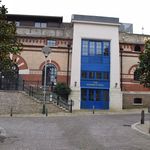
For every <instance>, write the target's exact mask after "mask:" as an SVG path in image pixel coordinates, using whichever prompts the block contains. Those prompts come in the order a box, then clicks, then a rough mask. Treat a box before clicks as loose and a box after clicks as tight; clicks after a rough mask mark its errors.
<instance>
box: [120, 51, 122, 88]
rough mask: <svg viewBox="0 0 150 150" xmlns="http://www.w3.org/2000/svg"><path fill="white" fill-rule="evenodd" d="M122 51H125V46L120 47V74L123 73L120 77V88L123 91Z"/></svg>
mask: <svg viewBox="0 0 150 150" xmlns="http://www.w3.org/2000/svg"><path fill="white" fill-rule="evenodd" d="M122 53H123V48H120V57H121V58H120V67H121V68H120V74H121V77H120V88H121V91H122V68H123V58H122Z"/></svg>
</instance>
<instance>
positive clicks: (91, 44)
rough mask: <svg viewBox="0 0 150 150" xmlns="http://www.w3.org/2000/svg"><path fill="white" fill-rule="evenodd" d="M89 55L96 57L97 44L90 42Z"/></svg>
mask: <svg viewBox="0 0 150 150" xmlns="http://www.w3.org/2000/svg"><path fill="white" fill-rule="evenodd" d="M89 55H92V56H93V55H95V42H93V41H92V42H90V47H89Z"/></svg>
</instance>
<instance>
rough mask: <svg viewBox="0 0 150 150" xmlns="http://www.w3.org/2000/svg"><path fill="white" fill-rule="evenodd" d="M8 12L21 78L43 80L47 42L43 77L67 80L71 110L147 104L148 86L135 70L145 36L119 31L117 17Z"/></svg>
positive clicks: (149, 94) (132, 106) (65, 81)
mask: <svg viewBox="0 0 150 150" xmlns="http://www.w3.org/2000/svg"><path fill="white" fill-rule="evenodd" d="M7 17H8V20H9V21H15V22H16V26H17V35H18V40H19V41H20V42H21V43H23V50H22V52H21V54H20V55H15V56H12V55H10V57H11V59H12V60H13V61H14V62H15V63H16V64H17V65H18V68H19V74H20V76H21V77H22V79H23V80H26V81H29V82H38V83H40V84H42V82H43V78H44V64H45V58H44V55H43V54H42V48H43V47H44V46H45V45H48V46H49V47H51V50H52V52H51V54H50V55H49V56H48V60H47V63H48V65H47V82H49V84H50V83H51V82H54V83H58V82H64V83H66V84H68V85H69V86H70V87H71V89H72V93H71V95H70V98H72V99H73V100H74V109H86V108H87V109H91V108H93V106H94V107H95V108H97V109H122V108H137V107H147V106H148V105H149V104H150V102H149V96H150V92H149V89H146V88H144V87H143V86H142V85H140V84H139V82H138V81H137V80H136V77H135V74H134V71H135V69H136V66H137V62H138V56H139V54H140V52H141V51H142V50H143V49H144V40H145V38H147V37H149V36H148V35H138V34H133V33H126V32H119V26H120V23H119V18H110V17H97V16H82V15H73V17H72V21H71V22H70V23H64V22H63V18H62V17H52V16H31V15H13V14H9V15H7ZM106 50H107V52H106ZM119 56H120V57H119Z"/></svg>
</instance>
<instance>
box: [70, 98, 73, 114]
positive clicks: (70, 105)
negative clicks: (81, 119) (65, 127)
mask: <svg viewBox="0 0 150 150" xmlns="http://www.w3.org/2000/svg"><path fill="white" fill-rule="evenodd" d="M72 102H73V101H72V99H71V100H70V113H72Z"/></svg>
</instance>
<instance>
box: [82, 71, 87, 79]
mask: <svg viewBox="0 0 150 150" xmlns="http://www.w3.org/2000/svg"><path fill="white" fill-rule="evenodd" d="M81 78H83V79H86V78H87V72H85V71H82V72H81Z"/></svg>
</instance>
